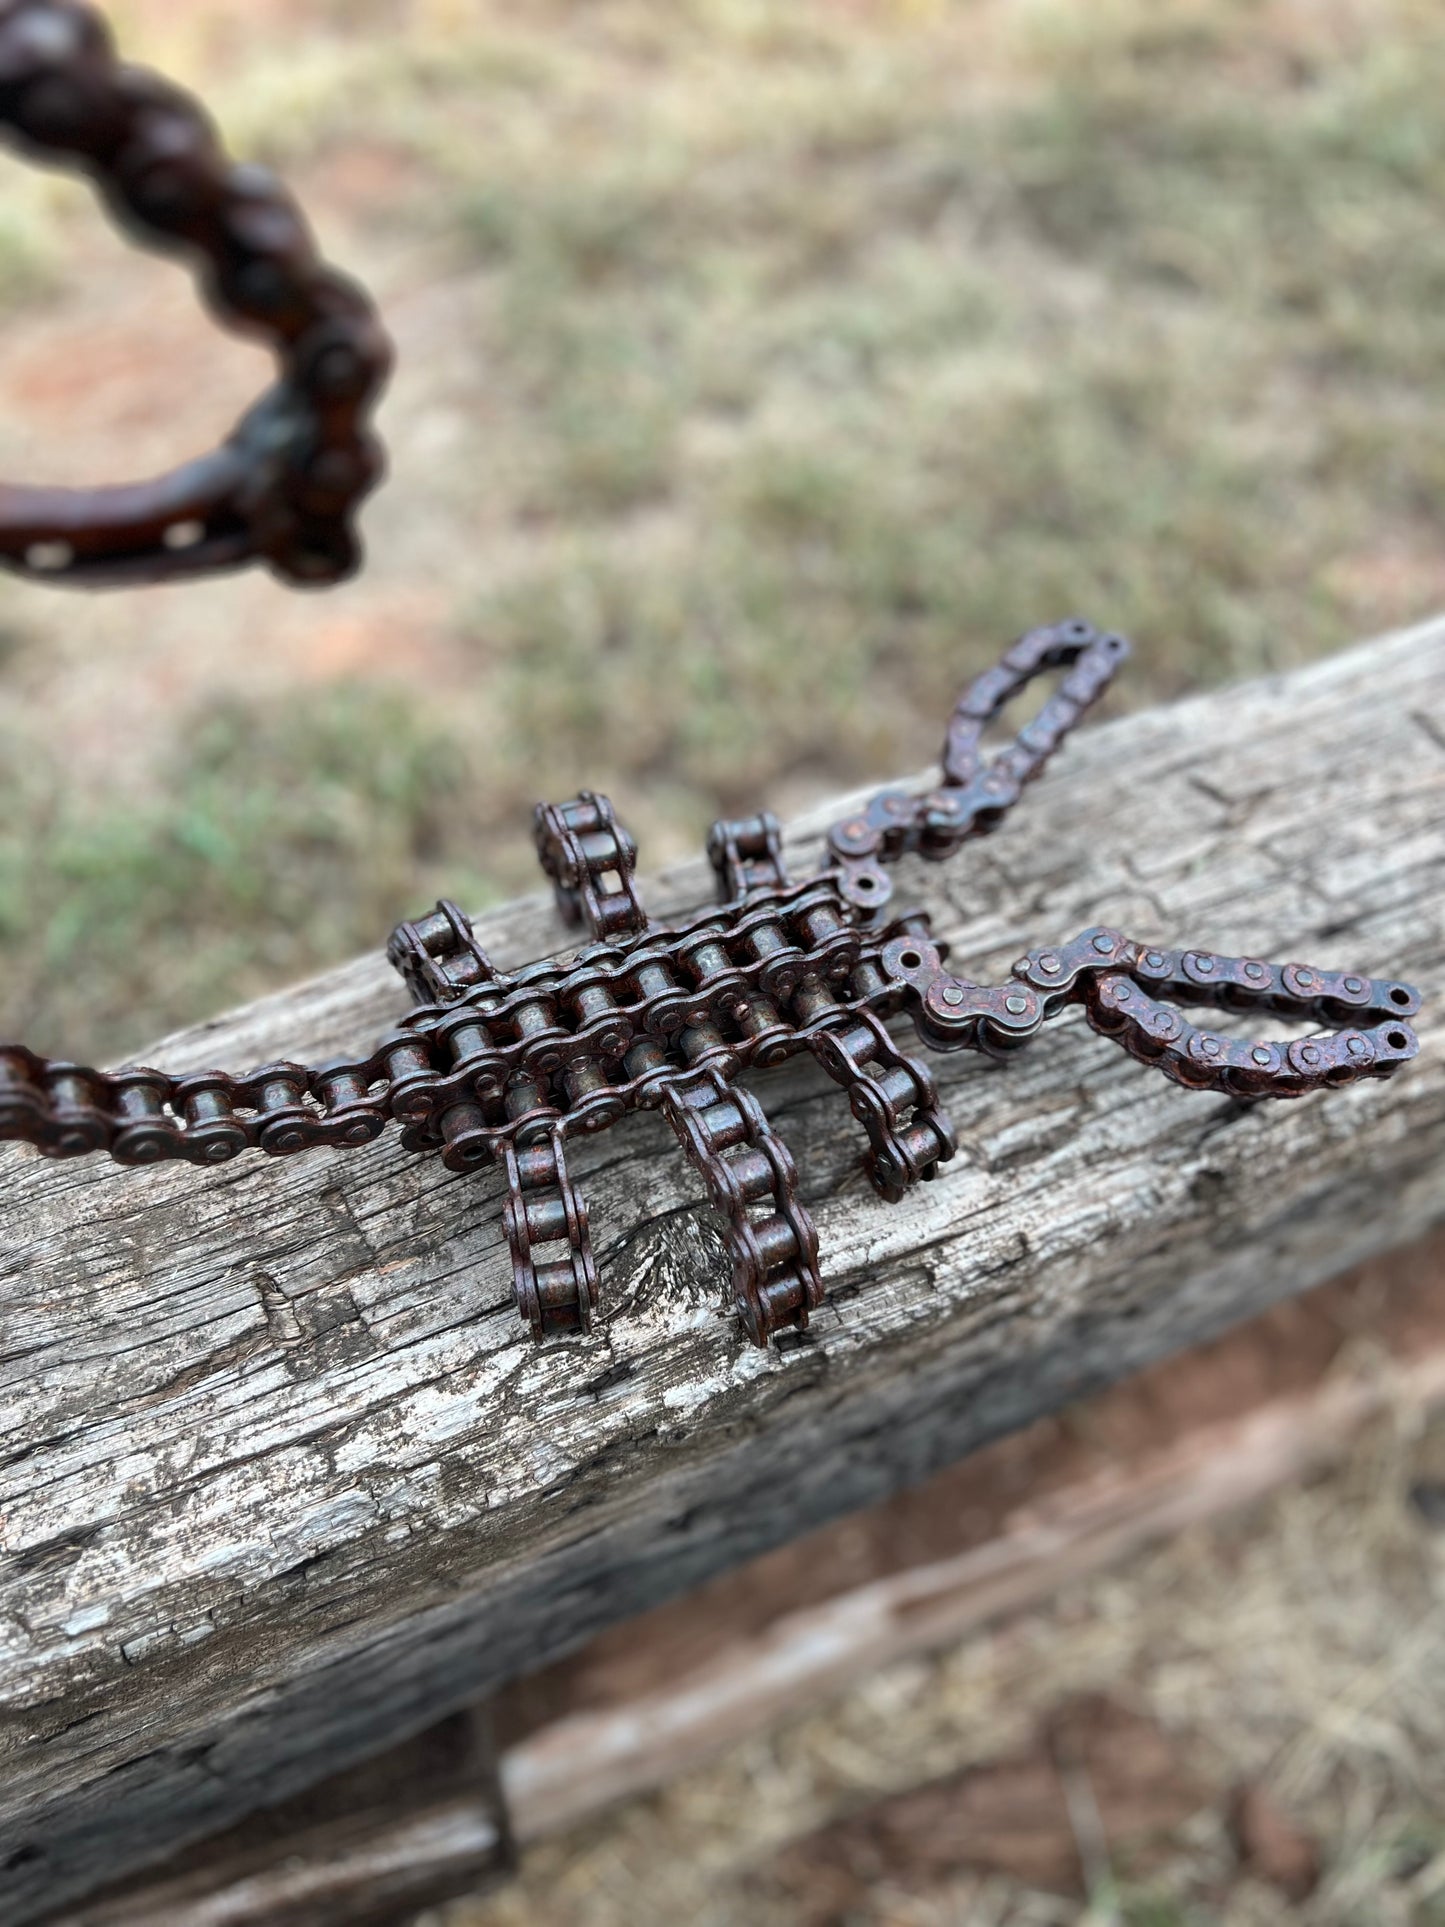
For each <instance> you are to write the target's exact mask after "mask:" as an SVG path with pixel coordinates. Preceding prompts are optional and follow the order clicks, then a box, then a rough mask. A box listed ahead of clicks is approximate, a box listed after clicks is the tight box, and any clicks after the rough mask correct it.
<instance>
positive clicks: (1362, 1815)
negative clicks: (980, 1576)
mask: <svg viewBox="0 0 1445 1927" xmlns="http://www.w3.org/2000/svg"><path fill="white" fill-rule="evenodd" d="M1442 1455H1445V1431H1442V1430H1438V1429H1437V1431H1436V1432H1435V1433H1434V1434H1433V1436H1432V1435H1429V1434H1426V1435H1425V1436H1424V1437H1422V1438H1412V1437H1408V1436H1404V1435H1402V1433H1401V1432H1399V1431H1398V1430H1391V1428H1389V1427H1383V1428H1380V1429H1379V1430H1377V1431H1376V1432H1375V1433H1374V1434H1373V1436H1371V1437H1370V1438H1368V1439H1367V1440H1366V1441H1365V1442H1364V1443H1363V1444H1362V1445H1361V1447H1360V1448H1359V1449H1358V1450H1357V1451H1356V1452H1355V1454H1354V1455H1353V1457H1352V1459H1351V1461H1350V1462H1349V1464H1348V1465H1347V1466H1346V1467H1345V1468H1344V1469H1343V1470H1342V1471H1341V1472H1340V1473H1338V1474H1336V1475H1335V1476H1333V1477H1331V1478H1329V1479H1327V1480H1323V1481H1321V1482H1320V1483H1318V1484H1316V1485H1313V1486H1311V1487H1310V1488H1308V1489H1305V1490H1295V1491H1290V1492H1288V1493H1286V1494H1284V1495H1283V1496H1281V1497H1280V1498H1279V1499H1277V1500H1275V1501H1273V1502H1272V1503H1271V1504H1270V1505H1268V1506H1267V1507H1265V1508H1262V1509H1261V1510H1260V1511H1259V1512H1257V1513H1256V1514H1255V1515H1254V1516H1253V1517H1250V1518H1247V1519H1236V1520H1233V1521H1230V1522H1228V1523H1225V1524H1221V1525H1217V1526H1213V1527H1210V1528H1208V1529H1201V1530H1199V1531H1196V1532H1194V1533H1191V1534H1188V1535H1186V1536H1185V1537H1184V1538H1182V1539H1181V1540H1179V1541H1177V1542H1176V1543H1174V1544H1172V1545H1170V1546H1169V1547H1167V1548H1166V1549H1164V1550H1162V1551H1159V1552H1156V1553H1153V1554H1151V1555H1148V1556H1146V1557H1143V1558H1140V1559H1137V1560H1135V1561H1133V1562H1132V1563H1131V1564H1129V1565H1128V1566H1126V1567H1124V1568H1122V1569H1121V1570H1119V1571H1117V1572H1115V1573H1112V1574H1109V1575H1107V1576H1105V1577H1103V1578H1100V1579H1097V1580H1095V1581H1092V1582H1089V1583H1088V1584H1085V1585H1082V1586H1079V1587H1078V1588H1076V1589H1074V1590H1073V1591H1071V1592H1070V1593H1068V1594H1067V1595H1065V1596H1064V1597H1063V1598H1062V1599H1061V1600H1060V1601H1059V1602H1058V1604H1057V1605H1056V1606H1055V1607H1054V1608H1053V1609H1051V1610H1050V1611H1048V1612H1043V1613H1038V1614H1034V1615H1031V1616H1029V1617H1028V1618H1026V1619H1024V1620H1022V1621H1020V1622H1018V1623H1016V1624H1014V1625H1011V1626H1009V1627H1007V1628H1005V1629H1002V1630H1001V1631H999V1632H997V1633H996V1634H994V1635H993V1636H991V1637H988V1638H984V1639H977V1638H975V1639H970V1640H969V1641H968V1642H967V1643H966V1644H964V1645H962V1646H960V1647H957V1648H956V1649H954V1650H952V1651H949V1652H945V1653H943V1654H941V1655H939V1656H938V1657H937V1658H936V1659H933V1660H927V1661H918V1662H909V1663H907V1664H903V1665H898V1666H894V1667H892V1668H890V1669H888V1670H886V1671H883V1672H880V1673H878V1674H876V1675H875V1676H874V1677H872V1678H871V1679H869V1680H868V1681H867V1682H866V1683H865V1684H864V1685H862V1686H861V1687H859V1688H858V1689H857V1690H856V1691H854V1692H851V1693H849V1694H847V1695H846V1696H844V1697H843V1698H841V1699H839V1700H837V1701H835V1702H834V1703H832V1704H831V1705H828V1706H826V1707H822V1708H820V1709H819V1710H818V1711H817V1712H815V1713H813V1714H811V1715H809V1716H807V1717H806V1718H801V1719H795V1720H792V1721H789V1722H788V1723H787V1724H785V1725H784V1726H782V1727H781V1728H779V1729H778V1730H777V1731H775V1732H773V1733H770V1734H769V1735H767V1736H766V1737H765V1738H762V1739H759V1740H757V1741H755V1742H752V1743H749V1744H747V1745H745V1746H741V1747H738V1748H735V1749H734V1750H733V1751H732V1752H730V1753H729V1754H727V1755H726V1756H725V1757H724V1758H722V1759H720V1760H719V1761H718V1762H717V1763H716V1764H715V1765H714V1766H713V1767H711V1768H709V1769H706V1770H700V1771H697V1772H694V1773H691V1774H688V1775H686V1776H685V1777H684V1778H683V1779H681V1780H680V1781H679V1782H678V1783H677V1784H675V1785H674V1786H673V1787H672V1788H671V1789H670V1790H669V1791H668V1792H667V1793H666V1794H665V1795H662V1796H659V1797H655V1798H651V1799H647V1800H640V1801H634V1802H631V1803H629V1804H628V1805H626V1806H624V1807H622V1808H620V1809H619V1810H618V1811H617V1812H616V1813H615V1814H614V1815H612V1816H609V1817H608V1818H607V1819H605V1820H603V1821H601V1822H599V1823H598V1824H597V1825H595V1826H594V1827H592V1828H590V1829H588V1830H587V1831H586V1832H585V1833H582V1834H579V1835H576V1836H571V1837H568V1838H566V1839H563V1840H559V1841H557V1842H556V1843H552V1844H548V1845H546V1846H544V1847H539V1848H537V1849H534V1851H533V1852H532V1854H531V1855H530V1856H529V1859H528V1861H527V1863H526V1865H525V1867H524V1870H523V1876H522V1879H521V1881H520V1882H519V1883H518V1884H517V1885H516V1886H515V1887H513V1888H512V1889H510V1890H508V1891H506V1892H504V1893H503V1894H502V1895H500V1896H499V1897H497V1898H495V1899H493V1900H491V1901H489V1902H485V1903H470V1904H462V1905H458V1906H457V1907H455V1908H453V1909H452V1910H450V1911H449V1912H448V1913H447V1914H446V1915H445V1916H444V1921H445V1927H524V1923H525V1927H543V1924H544V1923H545V1927H673V1924H674V1923H676V1922H681V1921H686V1922H688V1923H689V1927H744V1924H746V1927H794V1923H796V1921H797V1920H798V1918H799V1914H798V1896H797V1894H796V1891H793V1890H790V1888H789V1887H788V1886H787V1885H786V1884H784V1883H783V1882H782V1881H781V1880H780V1879H779V1878H778V1877H777V1874H776V1873H775V1871H774V1868H773V1861H774V1856H775V1855H777V1854H778V1852H779V1850H780V1849H782V1848H784V1847H785V1846H786V1845H787V1843H789V1842H790V1841H792V1840H794V1839H796V1838H797V1837H799V1836H801V1835H805V1834H807V1833H808V1832H810V1831H811V1830H812V1829H814V1828H816V1827H818V1826H820V1825H822V1824H824V1823H825V1822H827V1821H830V1820H832V1819H835V1818H836V1817H838V1816H839V1815H846V1814H848V1813H849V1812H854V1811H858V1810H859V1809H862V1808H864V1807H866V1806H867V1805H869V1804H870V1803H871V1802H872V1801H874V1800H877V1799H878V1798H880V1797H881V1796H884V1795H887V1794H891V1793H896V1792H898V1791H899V1790H901V1789H904V1788H910V1787H916V1786H919V1785H922V1784H924V1783H926V1782H928V1781H930V1780H934V1779H938V1778H940V1777H942V1776H944V1775H950V1774H954V1773H956V1772H957V1771H958V1770H959V1769H960V1768H963V1767H967V1766H977V1765H985V1764H987V1763H989V1762H992V1761H996V1760H998V1759H1000V1758H1002V1757H1005V1756H1008V1755H1011V1754H1013V1753H1015V1752H1016V1751H1017V1750H1018V1749H1019V1748H1020V1747H1021V1746H1023V1745H1024V1744H1025V1743H1026V1742H1027V1741H1028V1740H1029V1739H1030V1737H1031V1735H1032V1734H1033V1733H1034V1731H1035V1729H1036V1728H1037V1726H1038V1725H1039V1723H1040V1722H1041V1721H1043V1720H1046V1719H1047V1718H1048V1716H1049V1715H1050V1714H1051V1712H1052V1711H1053V1709H1055V1708H1056V1707H1057V1706H1059V1705H1060V1703H1062V1702H1066V1701H1068V1700H1070V1699H1071V1698H1073V1697H1074V1696H1078V1695H1093V1694H1096V1693H1100V1692H1103V1693H1107V1694H1109V1695H1111V1696H1112V1697H1114V1698H1116V1699H1118V1700H1120V1701H1122V1702H1124V1703H1125V1704H1127V1705H1130V1706H1132V1707H1134V1708H1137V1709H1138V1710H1139V1711H1140V1712H1142V1713H1146V1714H1147V1715H1149V1716H1150V1717H1151V1718H1152V1719H1153V1720H1154V1721H1156V1722H1157V1723H1158V1725H1159V1726H1160V1727H1162V1728H1163V1729H1164V1731H1165V1732H1167V1733H1174V1734H1178V1735H1180V1736H1181V1745H1182V1747H1183V1748H1184V1749H1186V1753H1187V1758H1188V1763H1189V1768H1190V1771H1191V1773H1194V1772H1197V1773H1198V1774H1199V1775H1200V1776H1201V1777H1202V1778H1204V1779H1205V1780H1207V1781H1212V1782H1214V1783H1215V1784H1216V1785H1218V1786H1219V1787H1220V1788H1221V1789H1222V1790H1223V1789H1228V1788H1229V1787H1231V1786H1233V1785H1235V1784H1238V1783H1241V1782H1248V1783H1254V1784H1263V1785H1264V1786H1266V1787H1268V1788H1269V1789H1270V1791H1271V1793H1272V1794H1273V1795H1274V1796H1275V1798H1276V1799H1277V1801H1278V1803H1279V1805H1280V1806H1281V1807H1282V1809H1283V1810H1284V1811H1286V1812H1287V1813H1289V1814H1290V1815H1292V1816H1293V1817H1294V1818H1295V1819H1296V1820H1297V1821H1298V1822H1300V1823H1301V1824H1302V1825H1303V1826H1304V1827H1305V1828H1306V1829H1307V1830H1308V1831H1309V1832H1310V1833H1311V1834H1312V1835H1313V1836H1314V1838H1315V1839H1316V1840H1317V1841H1318V1842H1320V1843H1321V1845H1322V1846H1323V1849H1324V1852H1323V1860H1324V1873H1323V1878H1322V1880H1321V1882H1320V1884H1319V1886H1318V1888H1317V1889H1316V1891H1315V1893H1314V1894H1313V1895H1312V1896H1311V1897H1310V1898H1309V1899H1308V1900H1305V1901H1301V1902H1297V1903H1291V1902H1288V1901H1286V1900H1285V1899H1284V1898H1283V1896H1282V1895H1281V1894H1280V1893H1279V1892H1278V1891H1276V1890H1275V1889H1273V1888H1271V1887H1269V1886H1267V1885H1265V1884H1264V1883H1263V1882H1262V1881H1259V1880H1252V1879H1250V1878H1248V1877H1243V1876H1241V1875H1240V1874H1239V1872H1238V1870H1237V1867H1236V1863H1235V1855H1234V1852H1233V1849H1232V1847H1231V1843H1230V1839H1229V1832H1228V1826H1227V1820H1226V1807H1227V1800H1226V1799H1225V1798H1223V1797H1221V1798H1220V1799H1219V1800H1218V1801H1215V1802H1209V1801H1206V1802H1205V1803H1204V1804H1203V1805H1201V1807H1200V1809H1199V1811H1198V1812H1197V1814H1195V1815H1194V1817H1193V1818H1192V1819H1190V1820H1189V1821H1188V1822H1186V1823H1185V1824H1184V1825H1183V1826H1181V1827H1180V1828H1178V1829H1177V1831H1176V1832H1175V1834H1174V1836H1173V1837H1172V1838H1171V1839H1170V1841H1169V1842H1168V1844H1167V1849H1166V1851H1165V1852H1164V1854H1163V1856H1162V1859H1161V1860H1160V1862H1159V1864H1157V1865H1156V1866H1154V1868H1153V1869H1152V1871H1151V1872H1150V1873H1149V1875H1148V1877H1147V1878H1145V1879H1136V1878H1135V1877H1134V1876H1133V1873H1132V1870H1131V1869H1130V1868H1129V1867H1128V1866H1124V1865H1116V1866H1109V1865H1107V1864H1105V1865H1104V1866H1103V1867H1101V1868H1100V1869H1099V1870H1098V1873H1097V1877H1096V1881H1095V1891H1094V1893H1093V1895H1092V1898H1091V1902H1090V1904H1089V1906H1088V1907H1087V1908H1085V1909H1081V1908H1080V1906H1079V1904H1078V1903H1077V1902H1071V1901H1067V1900H1064V1899H1062V1898H1060V1897H1059V1896H1057V1895H1053V1894H1047V1893H1041V1892H1030V1891H1026V1890H1024V1889H1021V1888H1019V1887H1017V1886H1015V1885H1014V1884H1013V1883H1011V1882H1010V1881H1008V1880H1005V1879H1002V1878H999V1877H994V1878H992V1879H989V1880H971V1879H967V1878H964V1877H959V1878H958V1879H957V1880H955V1881H953V1882H951V1883H946V1884H943V1885H931V1884H929V1883H928V1882H927V1881H919V1882H911V1881H908V1880H906V1879H902V1880H895V1881H894V1882H893V1883H891V1884H880V1885H879V1886H878V1887H877V1888H876V1889H875V1890H874V1891H873V1892H872V1893H870V1894H869V1895H868V1897H867V1900H866V1902H864V1903H863V1904H861V1905H860V1906H859V1908H858V1910H857V1911H856V1912H854V1911H850V1913H849V1914H848V1915H847V1917H846V1919H847V1927H855V1924H856V1927H873V1924H874V1923H877V1924H878V1927H884V1924H885V1923H886V1927H1064V1923H1074V1922H1080V1921H1086V1922H1087V1923H1089V1927H1277V1923H1280V1922H1283V1921H1290V1922H1296V1923H1298V1924H1299V1927H1439V1924H1440V1923H1442V1922H1445V1610H1442V1609H1445V1539H1442V1537H1441V1535H1440V1533H1439V1530H1438V1528H1437V1529H1435V1530H1434V1531H1433V1532H1432V1531H1431V1530H1430V1529H1429V1528H1428V1527H1426V1526H1425V1525H1424V1524H1423V1523H1422V1521H1421V1520H1420V1518H1419V1517H1418V1516H1417V1515H1416V1514H1415V1512H1414V1511H1413V1510H1412V1509H1411V1508H1410V1506H1409V1505H1408V1503H1407V1501H1406V1492H1407V1488H1408V1486H1409V1483H1410V1478H1411V1467H1412V1465H1414V1464H1417V1463H1420V1462H1422V1461H1424V1460H1425V1459H1427V1458H1429V1457H1431V1456H1433V1459H1434V1460H1435V1462H1436V1463H1437V1464H1438V1463H1440V1462H1442ZM959 1857H960V1859H963V1858H966V1853H965V1852H963V1851H961V1852H960V1856H959ZM809 1917H810V1918H811V1916H809ZM829 1918H830V1919H834V1918H837V1919H838V1920H839V1922H840V1927H842V1920H843V1917H842V1916H832V1915H830V1916H829Z"/></svg>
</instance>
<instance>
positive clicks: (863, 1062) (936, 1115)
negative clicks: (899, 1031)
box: [808, 1011, 956, 1204]
mask: <svg viewBox="0 0 1445 1927" xmlns="http://www.w3.org/2000/svg"><path fill="white" fill-rule="evenodd" d="M808 1047H809V1049H810V1050H811V1051H812V1053H813V1055H814V1057H816V1058H817V1060H818V1062H819V1063H820V1064H821V1065H822V1067H823V1069H824V1070H825V1071H826V1072H827V1073H828V1075H829V1077H831V1078H832V1079H833V1081H834V1083H835V1084H841V1085H842V1086H843V1088H844V1090H846V1091H847V1093H848V1103H849V1108H850V1109H851V1110H852V1112H853V1115H854V1117H856V1118H857V1119H858V1122H859V1123H860V1124H861V1125H862V1126H863V1128H864V1130H865V1131H866V1132H867V1133H868V1142H869V1145H870V1147H871V1148H870V1149H869V1152H868V1155H867V1156H866V1158H865V1159H864V1161H863V1168H864V1170H865V1171H866V1172H867V1173H868V1179H869V1182H870V1183H871V1184H872V1186H873V1188H874V1190H875V1191H877V1192H878V1194H879V1196H880V1197H883V1198H886V1199H887V1200H888V1202H889V1203H890V1204H896V1203H897V1202H898V1200H899V1199H900V1198H901V1197H902V1196H903V1194H904V1192H905V1191H906V1190H907V1189H908V1188H909V1186H910V1185H914V1184H917V1183H918V1182H919V1181H920V1180H925V1181H926V1180H928V1179H931V1178H936V1177H937V1176H938V1167H939V1165H940V1164H942V1163H945V1162H946V1161H947V1160H948V1159H949V1158H951V1157H952V1156H953V1153H954V1150H955V1148H956V1147H955V1143H954V1136H953V1128H952V1126H951V1125H950V1123H949V1121H948V1118H947V1117H946V1116H945V1115H944V1113H943V1112H942V1111H941V1110H940V1109H939V1108H938V1091H937V1088H936V1087H935V1085H934V1082H933V1078H932V1077H931V1075H930V1074H929V1072H928V1070H927V1069H926V1068H925V1067H924V1066H923V1065H922V1064H920V1063H919V1061H918V1059H917V1058H916V1057H908V1056H906V1055H905V1054H904V1052H902V1051H901V1050H899V1048H898V1046H897V1045H896V1044H895V1043H894V1041H893V1039H892V1038H891V1037H890V1036H889V1035H888V1032H887V1030H885V1028H884V1026H883V1024H882V1022H881V1021H880V1020H879V1019H878V1018H877V1017H875V1016H874V1015H873V1013H872V1012H871V1011H858V1012H856V1013H853V1014H850V1015H849V1016H847V1017H846V1018H845V1019H844V1020H843V1021H842V1022H841V1023H839V1024H838V1025H836V1026H833V1027H830V1028H829V1029H827V1030H820V1031H815V1032H814V1033H813V1035H812V1036H811V1037H809V1039H808Z"/></svg>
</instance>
